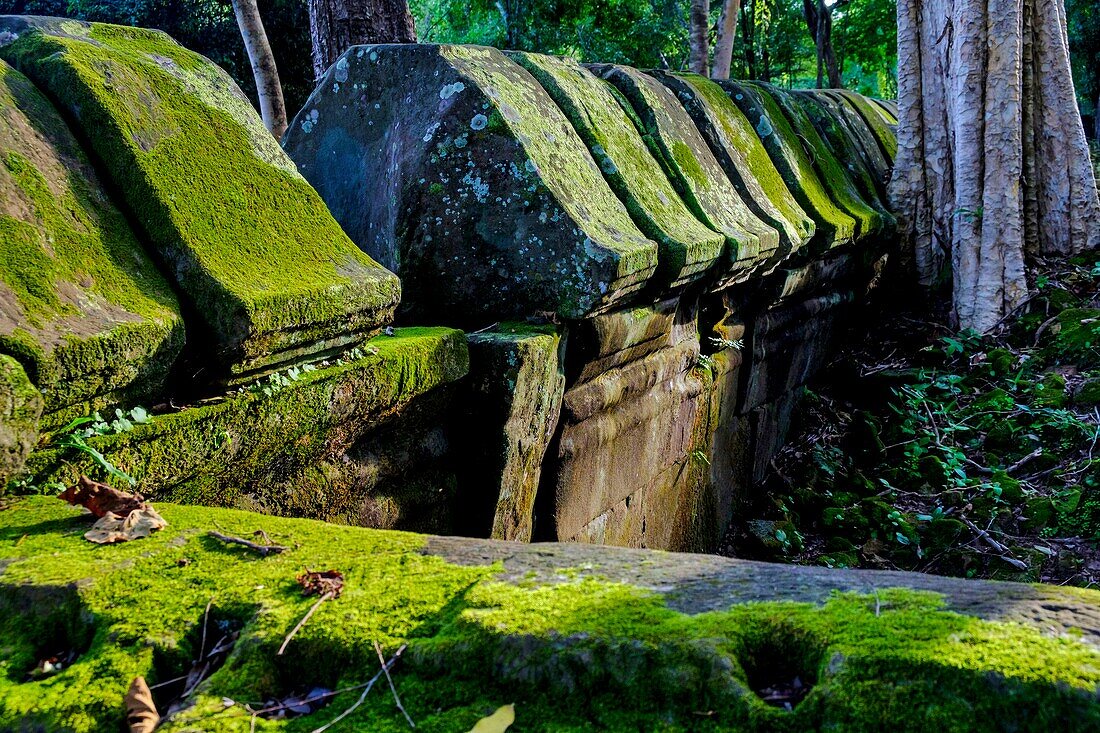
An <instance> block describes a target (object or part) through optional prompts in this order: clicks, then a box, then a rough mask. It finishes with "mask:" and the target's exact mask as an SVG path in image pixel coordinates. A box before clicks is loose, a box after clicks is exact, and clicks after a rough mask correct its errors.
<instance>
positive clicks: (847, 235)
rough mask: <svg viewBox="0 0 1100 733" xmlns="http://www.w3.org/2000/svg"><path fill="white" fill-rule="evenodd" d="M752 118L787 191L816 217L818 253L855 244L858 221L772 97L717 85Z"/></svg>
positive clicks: (733, 84)
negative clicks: (833, 191)
mask: <svg viewBox="0 0 1100 733" xmlns="http://www.w3.org/2000/svg"><path fill="white" fill-rule="evenodd" d="M717 83H718V84H719V86H721V87H722V90H723V91H724V92H725V93H726V94H727V95H729V98H730V99H731V100H733V103H734V104H736V105H737V107H738V109H740V110H741V112H742V113H743V114H744V115H745V117H746V118H748V120H749V123H750V124H751V125H752V128H753V130H755V131H756V134H757V136H758V137H759V138H760V141H761V142H763V143H764V148H765V149H766V150H767V151H768V155H770V156H771V159H772V162H773V163H775V166H776V168H777V169H778V170H779V172H780V174H781V175H782V176H783V180H784V182H786V184H787V188H789V189H790V191H791V193H792V194H794V197H795V199H797V201H798V203H799V204H800V205H801V206H802V208H803V209H804V210H805V211H806V212H807V213H808V214H810V216H812V217H813V218H814V222H815V223H816V224H817V229H816V232H815V234H814V237H815V240H814V245H813V246H814V249H815V251H824V250H828V249H831V248H833V247H840V246H843V245H846V244H850V243H851V242H853V241H855V239H856V238H857V236H858V234H859V229H858V224H857V222H856V220H855V219H854V218H853V217H852V216H851V215H850V214H848V213H847V212H845V211H844V210H843V209H842V208H841V207H840V206H839V205H838V204H837V203H836V201H835V200H834V199H833V197H832V195H831V193H830V189H829V187H828V186H827V185H826V184H825V183H824V182H823V181H822V179H821V178H820V176H819V175H818V173H817V171H816V170H815V169H814V165H813V161H812V160H811V159H810V155H809V154H808V153H807V152H806V150H805V148H803V146H802V141H801V140H800V139H799V138H798V134H797V133H796V132H795V130H794V128H793V127H791V124H790V122H788V121H787V118H786V115H784V114H783V110H782V109H781V108H780V107H779V104H778V103H777V102H776V101H775V100H774V99H773V98H772V96H771V95H769V94H767V93H764V92H761V91H759V90H758V89H756V88H755V87H752V86H749V85H744V84H738V83H737V82H732V81H721V82H717Z"/></svg>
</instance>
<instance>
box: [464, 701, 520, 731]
mask: <svg viewBox="0 0 1100 733" xmlns="http://www.w3.org/2000/svg"><path fill="white" fill-rule="evenodd" d="M514 722H516V706H515V705H505V706H503V707H499V708H497V710H496V712H495V713H493V714H492V715H490V716H488V717H487V718H482V719H481V720H479V721H477V725H475V726H474V727H473V728H471V729H470V733H504V731H506V730H508V728H509V726H511V725H512V723H514Z"/></svg>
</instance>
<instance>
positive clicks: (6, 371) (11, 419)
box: [0, 354, 42, 486]
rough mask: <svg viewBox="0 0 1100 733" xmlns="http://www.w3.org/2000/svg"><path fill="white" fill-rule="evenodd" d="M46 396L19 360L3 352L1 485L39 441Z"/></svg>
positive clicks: (0, 378)
mask: <svg viewBox="0 0 1100 733" xmlns="http://www.w3.org/2000/svg"><path fill="white" fill-rule="evenodd" d="M41 415H42V398H41V396H40V395H39V393H38V390H36V389H35V388H34V385H33V384H31V380H29V379H27V374H26V372H24V371H23V367H22V366H21V365H20V364H19V362H17V361H16V360H15V359H12V358H11V357H10V356H7V355H6V354H0V486H4V485H6V484H7V483H8V481H9V480H10V479H11V478H13V477H14V476H16V475H17V474H18V473H19V472H20V471H21V470H22V468H23V464H24V463H25V462H26V460H27V456H29V455H30V454H31V450H33V449H34V446H35V444H36V443H37V442H38V420H39V417H40V416H41Z"/></svg>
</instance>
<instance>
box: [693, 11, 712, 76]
mask: <svg viewBox="0 0 1100 733" xmlns="http://www.w3.org/2000/svg"><path fill="white" fill-rule="evenodd" d="M709 31H710V0H691V39H690V43H691V49H690V50H691V55H690V57H689V61H688V66H689V67H690V69H691V70H692V71H693V72H695V73H696V74H702V75H703V76H706V75H707V61H708V60H709V56H710V40H709V39H708V37H707V36H708V33H709Z"/></svg>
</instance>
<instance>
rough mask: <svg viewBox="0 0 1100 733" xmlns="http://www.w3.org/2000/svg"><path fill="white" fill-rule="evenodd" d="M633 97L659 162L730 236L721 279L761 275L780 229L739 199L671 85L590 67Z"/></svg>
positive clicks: (696, 209) (618, 69)
mask: <svg viewBox="0 0 1100 733" xmlns="http://www.w3.org/2000/svg"><path fill="white" fill-rule="evenodd" d="M589 68H591V69H592V71H593V73H595V74H597V75H599V76H600V77H601V78H602V79H604V80H605V81H608V82H610V83H611V84H613V85H614V86H615V88H616V89H618V90H619V92H620V93H622V95H623V96H624V97H625V98H626V99H627V100H628V101H629V102H630V104H631V106H632V107H633V109H634V112H635V114H636V115H637V118H638V121H639V122H640V123H641V125H642V127H641V131H642V133H643V138H644V140H645V142H646V143H647V144H648V145H649V148H650V152H651V153H653V156H654V157H655V158H657V160H659V161H661V163H662V165H663V166H664V169H665V172H666V173H667V174H668V176H669V180H671V181H672V183H673V185H674V186H675V187H676V190H677V192H678V193H679V194H680V196H681V197H682V198H683V199H684V201H686V202H687V204H688V206H689V207H691V210H692V212H693V213H695V215H696V216H698V217H699V218H700V219H702V221H703V222H705V223H706V224H707V225H708V226H709V227H711V228H712V229H714V230H716V231H718V232H720V233H722V234H723V235H725V237H726V254H725V259H726V263H725V264H724V265H723V266H722V269H721V271H720V278H721V283H720V284H719V285H718V287H721V285H722V284H725V283H729V282H735V281H737V280H742V279H745V278H746V277H748V276H749V275H750V274H759V272H760V271H763V270H766V269H767V265H769V264H774V262H775V260H776V255H777V252H778V249H779V232H778V231H776V230H775V229H774V228H773V227H771V226H769V225H768V224H765V223H764V222H763V221H761V220H760V219H759V217H757V216H756V214H754V213H753V212H752V210H751V209H750V208H749V207H748V206H747V205H746V204H745V202H744V201H742V200H741V196H740V195H739V194H738V193H737V189H735V188H734V186H733V184H732V183H731V182H730V180H729V178H727V177H726V173H725V171H724V170H722V165H721V164H720V163H719V162H718V159H717V158H715V157H714V154H713V153H712V152H711V151H710V146H708V145H707V142H706V140H704V139H703V136H702V135H701V134H700V133H699V130H698V129H697V128H696V127H695V123H694V122H692V120H691V117H689V116H688V114H687V111H686V110H685V109H684V107H683V105H682V104H680V102H679V101H678V100H677V99H676V95H675V94H674V93H673V92H672V90H671V89H669V88H668V87H666V86H665V85H663V84H661V83H660V82H659V81H657V80H656V79H654V78H653V77H651V76H648V75H646V74H643V73H642V72H640V71H638V70H637V69H632V68H630V67H627V66H618V65H611V64H607V65H598V66H591V67H589Z"/></svg>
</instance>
